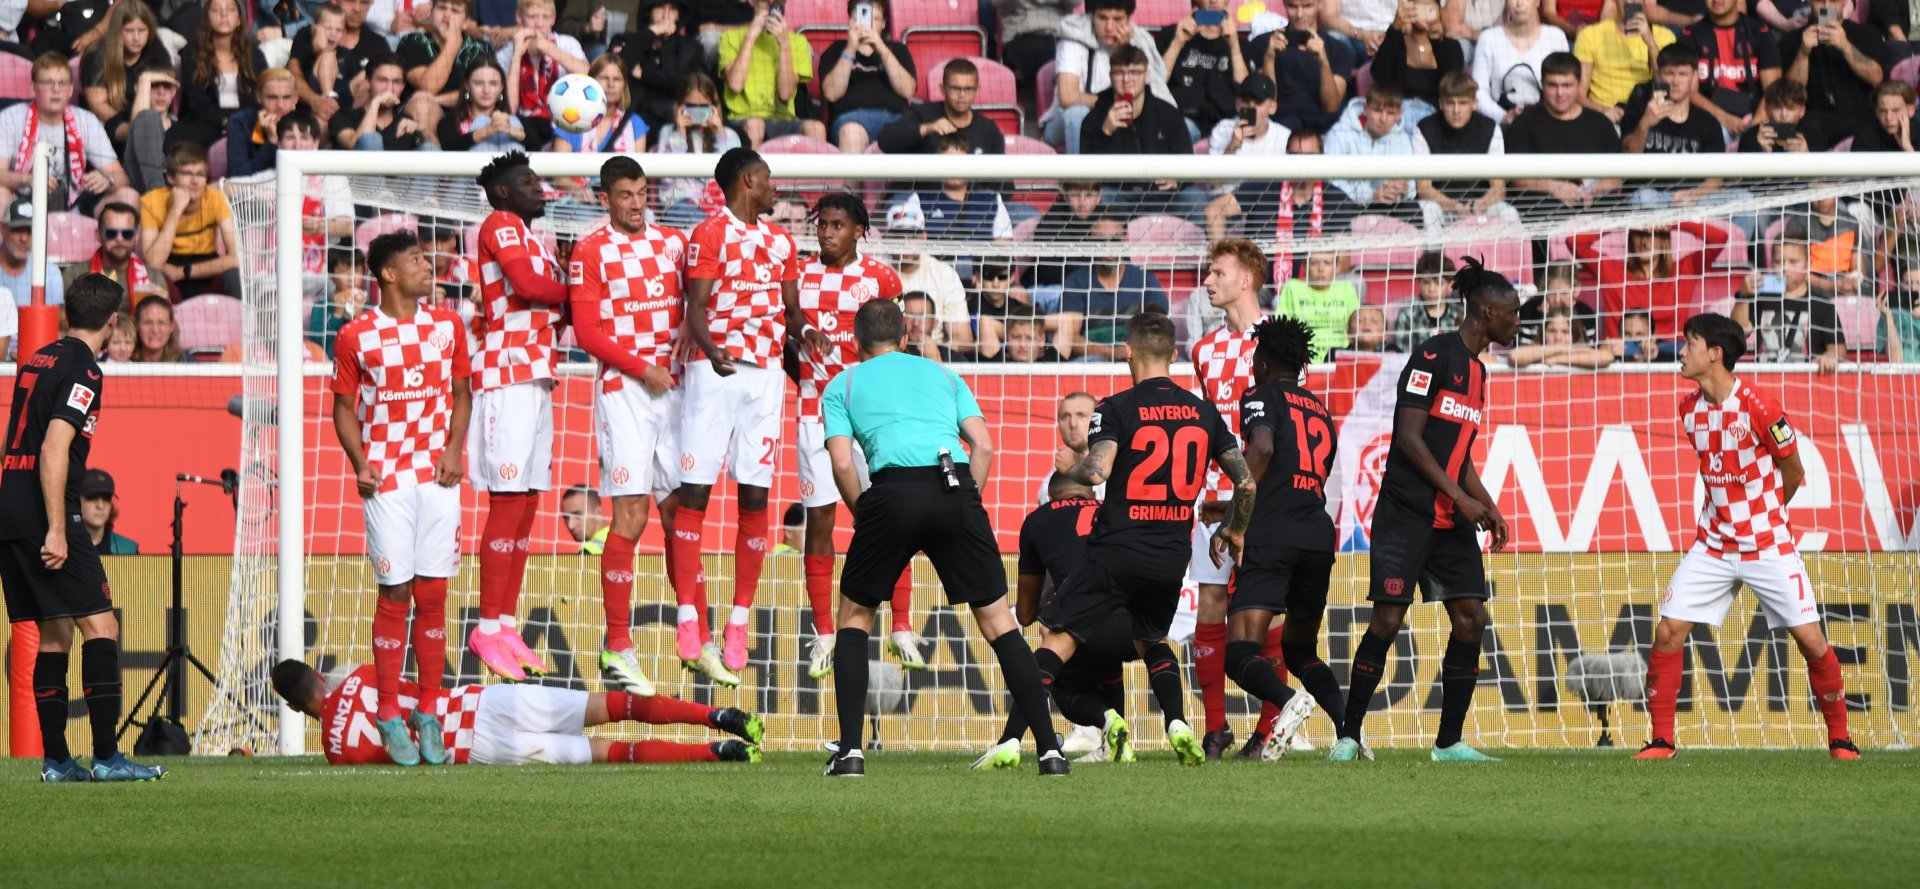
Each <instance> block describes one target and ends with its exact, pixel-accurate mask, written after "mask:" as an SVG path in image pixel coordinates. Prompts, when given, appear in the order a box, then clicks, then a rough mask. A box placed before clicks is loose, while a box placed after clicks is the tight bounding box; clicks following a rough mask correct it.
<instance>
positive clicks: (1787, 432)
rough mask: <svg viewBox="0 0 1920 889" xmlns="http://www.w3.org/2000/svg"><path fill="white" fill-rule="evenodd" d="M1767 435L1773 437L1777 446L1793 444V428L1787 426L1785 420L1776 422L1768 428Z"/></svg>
mask: <svg viewBox="0 0 1920 889" xmlns="http://www.w3.org/2000/svg"><path fill="white" fill-rule="evenodd" d="M1767 433H1768V434H1770V435H1772V436H1773V443H1774V444H1776V445H1789V444H1793V427H1792V426H1789V425H1787V421H1786V420H1785V419H1781V420H1776V421H1774V424H1773V425H1772V426H1768V427H1767Z"/></svg>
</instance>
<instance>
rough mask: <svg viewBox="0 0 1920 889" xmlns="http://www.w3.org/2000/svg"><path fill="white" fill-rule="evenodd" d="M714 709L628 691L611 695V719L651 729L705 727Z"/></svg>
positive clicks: (611, 693)
mask: <svg viewBox="0 0 1920 889" xmlns="http://www.w3.org/2000/svg"><path fill="white" fill-rule="evenodd" d="M712 712H713V708H712V707H708V706H706V705H704V704H695V703H693V702H691V701H682V700H680V699H678V698H670V697H668V696H666V695H654V696H653V697H650V698H643V697H639V696H637V695H632V694H628V693H627V692H624V691H610V692H607V715H608V716H610V717H612V718H613V719H614V720H616V721H619V722H644V723H647V724H649V725H704V726H710V725H711V724H710V723H708V722H707V716H708V714H710V713H712Z"/></svg>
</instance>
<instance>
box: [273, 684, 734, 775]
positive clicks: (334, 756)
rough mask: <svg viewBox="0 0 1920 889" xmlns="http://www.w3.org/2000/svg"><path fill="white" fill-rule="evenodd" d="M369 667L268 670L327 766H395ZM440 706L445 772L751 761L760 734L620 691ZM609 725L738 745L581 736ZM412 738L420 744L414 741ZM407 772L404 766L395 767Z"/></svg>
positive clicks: (537, 693)
mask: <svg viewBox="0 0 1920 889" xmlns="http://www.w3.org/2000/svg"><path fill="white" fill-rule="evenodd" d="M373 685H374V668H372V667H370V666H362V667H360V668H358V669H351V670H348V671H346V672H345V673H344V675H338V674H336V676H335V677H334V679H333V681H332V682H329V681H328V678H327V677H324V676H321V675H320V672H319V671H317V670H315V669H313V668H312V667H309V666H307V665H306V664H303V663H301V662H299V661H295V660H285V661H281V662H280V663H279V664H278V665H276V666H275V667H274V668H273V691H274V693H275V694H277V695H279V696H280V698H281V699H282V700H285V701H286V702H287V705H288V706H290V707H292V708H293V709H294V710H296V711H298V712H300V713H302V714H305V715H306V716H308V717H310V718H311V719H313V720H314V721H315V722H318V723H319V724H320V744H321V752H322V753H324V754H325V755H326V757H327V762H328V763H329V764H330V765H336V766H358V765H389V764H394V763H395V760H394V759H393V757H391V756H389V755H388V753H387V748H386V747H385V746H383V745H382V744H381V743H380V734H379V732H378V730H377V729H376V728H375V727H374V721H373V717H374V712H375V708H376V707H377V704H376V703H375V700H376V697H377V696H376V695H375V694H374V691H373ZM425 691H426V688H425V687H422V686H420V685H416V684H414V683H411V682H408V683H405V684H403V685H402V686H401V688H400V695H401V700H402V701H403V702H404V703H405V704H407V705H408V706H418V705H417V703H416V702H417V701H418V699H419V697H420V696H421V695H422V694H423V693H424V692H425ZM434 696H435V697H437V698H440V699H441V700H442V701H443V702H444V707H443V708H442V712H443V716H444V726H443V727H441V728H440V731H439V734H438V735H437V736H436V737H435V739H434V741H435V743H437V744H439V745H441V746H443V747H445V748H446V751H447V754H448V759H447V761H448V762H450V763H453V764H455V765H469V764H470V765H495V766H509V765H522V764H525V763H535V762H540V763H551V764H558V765H572V764H581V763H590V762H604V763H629V762H759V761H760V746H759V744H760V740H761V738H762V737H763V736H764V735H765V726H764V724H763V723H762V722H761V719H760V717H758V716H756V715H754V714H752V713H748V712H746V711H744V710H740V709H738V708H735V707H707V706H704V705H701V704H694V703H689V702H686V701H679V700H675V699H673V698H670V697H667V696H666V695H656V696H654V697H650V698H643V697H639V696H637V695H633V694H630V693H628V692H624V691H609V692H600V693H597V694H589V693H587V692H584V691H576V690H574V689H568V688H554V687H551V686H542V685H531V684H513V683H504V684H500V685H463V686H460V687H459V688H455V689H451V690H448V691H444V692H442V691H440V690H438V689H434ZM610 722H635V723H645V724H648V725H697V726H705V727H707V728H711V729H718V730H720V731H723V732H728V733H731V734H735V735H738V736H740V738H742V739H743V740H737V741H736V740H726V741H715V742H713V743H709V744H697V743H696V744H677V743H674V742H672V741H615V740H612V739H610V738H588V737H587V736H586V734H585V732H586V730H587V729H588V728H591V727H593V726H596V725H605V724H607V723H610ZM422 740H425V739H424V737H423V738H422ZM400 764H401V765H407V764H408V763H400Z"/></svg>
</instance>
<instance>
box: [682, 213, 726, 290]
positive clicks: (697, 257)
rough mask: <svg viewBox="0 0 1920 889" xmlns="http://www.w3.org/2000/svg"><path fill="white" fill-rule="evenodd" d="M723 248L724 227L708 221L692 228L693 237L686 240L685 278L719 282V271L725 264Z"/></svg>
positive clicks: (724, 242) (724, 240)
mask: <svg viewBox="0 0 1920 889" xmlns="http://www.w3.org/2000/svg"><path fill="white" fill-rule="evenodd" d="M725 247H726V226H725V225H722V224H721V223H718V222H715V221H713V220H711V219H709V220H707V221H705V222H702V223H700V224H699V225H697V226H694V229H693V236H692V237H690V238H688V239H687V278H688V279H689V280H691V279H694V278H704V279H706V280H709V281H718V280H720V270H721V268H722V267H723V266H724V264H725V258H724V257H723V256H722V255H721V254H723V253H724V252H725Z"/></svg>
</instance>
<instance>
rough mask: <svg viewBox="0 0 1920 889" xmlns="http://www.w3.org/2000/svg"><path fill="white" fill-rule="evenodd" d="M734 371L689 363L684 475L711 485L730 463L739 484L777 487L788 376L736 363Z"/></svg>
mask: <svg viewBox="0 0 1920 889" xmlns="http://www.w3.org/2000/svg"><path fill="white" fill-rule="evenodd" d="M733 368H734V372H733V375H732V376H727V377H723V376H721V375H719V374H717V373H714V372H713V364H712V363H711V362H707V361H693V362H689V363H688V364H687V375H686V387H687V394H686V396H685V398H686V401H685V402H684V403H683V405H682V409H681V411H680V480H681V481H682V482H685V483H687V484H689V485H711V484H713V483H714V482H717V481H719V480H720V470H721V467H722V466H724V467H725V468H726V469H727V472H728V474H730V475H732V476H733V480H734V482H735V483H737V484H742V485H752V486H753V487H756V488H770V487H773V470H774V468H775V465H776V462H777V460H778V459H779V453H778V452H779V449H780V408H781V406H782V405H784V404H785V403H786V400H787V375H786V374H784V373H781V372H780V370H779V369H778V368H768V367H755V366H753V365H751V364H735V365H734V366H733Z"/></svg>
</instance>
